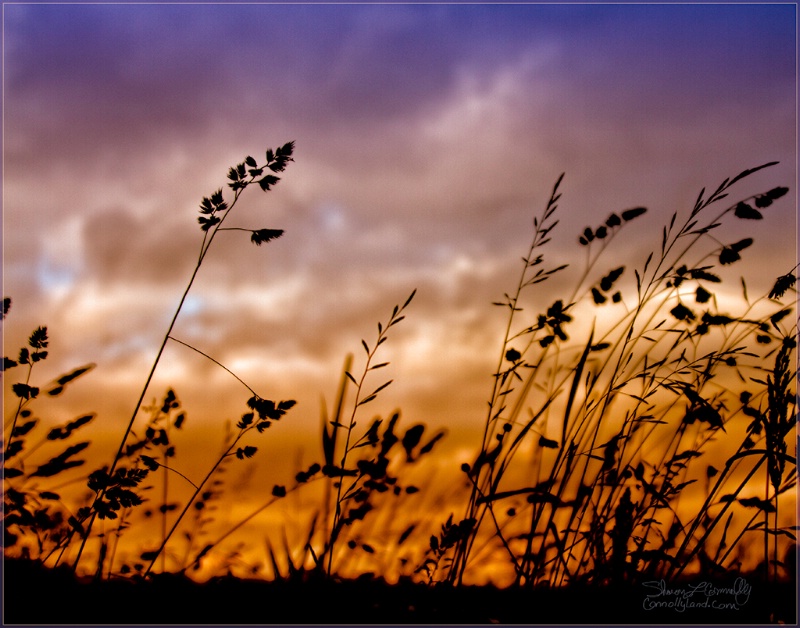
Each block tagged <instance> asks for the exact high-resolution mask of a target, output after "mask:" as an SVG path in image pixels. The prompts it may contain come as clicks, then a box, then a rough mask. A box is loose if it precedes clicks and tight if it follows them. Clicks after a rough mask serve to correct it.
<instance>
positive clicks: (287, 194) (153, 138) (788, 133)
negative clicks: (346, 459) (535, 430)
mask: <svg viewBox="0 0 800 628" xmlns="http://www.w3.org/2000/svg"><path fill="white" fill-rule="evenodd" d="M787 12H788V13H787ZM790 12H791V7H781V6H777V5H773V6H771V7H766V6H747V7H744V6H742V7H740V6H738V5H737V6H732V5H725V6H722V5H720V6H717V5H713V6H711V5H704V6H694V5H691V6H687V5H681V6H674V7H673V6H663V5H658V6H656V5H653V6H650V5H630V6H628V5H625V6H606V5H597V6H595V5H563V6H562V5H504V6H496V5H492V6H489V5H485V6H478V5H460V6H449V5H431V6H418V5H397V6H388V5H368V6H355V5H322V6H319V5H314V6H312V5H14V6H8V7H6V13H5V17H6V22H5V26H4V28H5V45H6V55H5V77H6V86H7V88H6V93H5V102H4V106H5V116H6V133H5V137H4V142H5V151H6V152H5V163H4V167H5V179H4V202H5V207H4V232H5V260H4V279H5V283H6V290H7V291H8V293H9V294H10V295H11V296H12V297H13V298H14V299H15V306H14V310H13V311H12V313H11V317H10V318H9V320H8V322H7V325H6V328H5V330H4V331H5V332H6V333H7V338H8V339H9V344H10V345H13V343H14V342H15V341H20V342H21V341H23V340H24V337H25V335H26V334H27V333H29V331H30V329H29V327H30V325H31V322H32V321H36V324H40V323H41V324H48V325H50V326H51V327H52V331H53V335H54V338H59V340H58V341H57V344H54V351H53V352H52V354H53V356H52V358H51V359H52V360H53V366H52V374H54V375H57V374H60V373H58V372H57V371H58V366H59V365H63V366H65V368H66V365H67V364H68V365H69V367H72V366H74V363H73V361H79V362H81V361H96V362H97V363H98V368H97V369H96V370H95V371H94V372H93V373H92V374H91V378H92V379H93V381H94V382H95V383H96V384H95V385H96V386H97V387H98V389H100V390H103V391H105V397H107V398H104V399H102V400H101V401H99V402H98V403H100V404H105V409H106V410H107V413H108V415H109V416H117V415H118V414H119V412H120V411H121V410H120V407H123V406H126V405H127V404H126V403H123V402H120V401H119V399H120V398H124V399H131V401H130V403H133V400H135V397H136V388H137V387H138V386H140V385H141V381H140V380H143V375H144V374H145V373H146V371H147V369H148V368H149V366H150V363H151V360H152V358H153V357H154V355H155V351H156V350H157V347H158V344H159V341H160V336H159V334H161V333H163V332H162V330H164V329H166V326H167V324H168V323H169V320H170V317H171V315H172V313H173V311H174V308H175V306H176V305H177V302H178V299H179V297H180V294H181V290H182V289H183V288H184V286H185V282H186V281H188V278H189V275H190V273H191V270H192V268H193V265H194V261H195V260H196V256H197V253H198V250H199V244H200V241H201V240H202V233H201V232H200V230H199V227H198V225H197V223H196V218H197V207H198V204H199V201H200V199H201V198H202V197H203V196H204V195H208V194H210V193H211V192H213V191H214V190H216V189H218V188H219V187H221V186H224V184H225V174H226V172H227V168H228V167H229V166H230V165H232V164H234V163H237V162H238V161H241V160H242V159H243V158H244V156H245V155H247V154H252V155H253V156H255V157H256V158H258V159H261V158H262V157H263V151H264V150H265V149H266V147H267V146H275V145H277V144H280V143H283V142H285V141H289V140H297V149H296V163H293V164H291V165H290V167H289V168H288V169H287V171H286V173H284V174H283V175H282V176H283V181H281V182H280V184H279V185H278V186H277V187H276V188H275V190H274V191H272V192H270V193H269V194H267V195H264V194H262V193H261V192H260V191H257V190H252V191H251V190H248V191H247V194H245V195H244V196H243V197H242V199H241V201H240V204H239V205H237V207H236V209H235V215H232V216H231V225H234V226H238V227H242V228H277V229H285V231H286V233H285V235H284V236H283V237H282V238H280V239H279V240H276V241H274V242H270V243H268V244H267V245H265V246H262V247H256V246H253V245H252V244H251V243H250V242H249V241H248V236H247V234H245V233H241V232H225V233H220V234H219V237H218V239H217V240H216V241H215V242H214V246H213V249H212V251H211V253H210V254H209V257H208V258H207V259H206V261H205V262H204V265H203V267H202V269H201V272H200V273H199V275H198V278H197V280H196V284H195V285H194V287H193V288H192V292H191V299H190V301H189V302H188V303H187V309H186V310H185V311H184V312H183V313H182V315H181V317H180V319H179V321H178V326H177V328H176V330H175V334H176V337H178V338H180V339H181V340H184V341H186V342H189V343H190V344H192V345H193V346H195V347H196V348H197V349H200V350H201V351H204V352H206V353H208V354H209V355H211V356H213V357H214V358H215V359H217V360H219V361H220V362H222V363H223V364H225V365H226V366H228V367H229V368H231V370H234V371H235V372H236V373H237V375H239V376H241V377H242V378H243V379H245V380H246V381H248V382H251V381H252V382H253V384H251V385H253V386H254V387H262V386H263V387H266V388H267V389H268V390H275V391H276V394H277V393H280V394H281V395H284V396H287V397H288V396H291V395H294V394H296V395H297V396H298V397H299V398H302V403H301V405H300V406H298V411H299V412H301V413H302V415H303V416H304V417H305V418H304V422H305V424H306V425H316V421H318V419H319V417H318V406H319V396H320V395H321V394H325V395H326V396H327V397H328V399H330V397H332V395H333V392H334V390H335V386H336V383H337V382H338V377H339V369H340V367H341V364H342V361H343V359H344V356H345V354H346V353H348V352H355V353H356V354H357V355H358V354H359V352H360V351H361V349H360V340H361V338H365V339H367V340H368V341H370V342H371V341H372V336H371V334H374V333H375V329H376V324H377V322H378V321H385V319H386V316H387V315H388V313H389V312H390V311H391V307H392V306H393V305H394V304H395V303H400V302H402V301H403V300H404V299H405V298H406V296H407V295H408V294H409V293H410V292H411V290H413V289H414V288H417V289H418V294H417V297H416V298H415V301H414V303H413V305H412V307H411V308H410V309H409V312H408V319H407V320H406V321H404V322H403V324H402V326H399V327H398V328H397V334H396V336H394V335H393V337H392V338H391V339H390V341H389V342H387V343H386V347H385V349H386V352H387V353H386V357H387V359H389V360H390V361H391V362H392V369H393V371H392V376H393V377H395V378H396V382H395V384H393V385H392V387H391V388H390V389H387V395H386V396H385V401H384V400H383V399H381V400H380V401H379V404H378V405H376V406H375V408H376V409H375V411H376V412H378V411H389V410H391V409H392V408H393V407H394V406H396V405H401V406H403V407H404V409H406V412H407V413H408V414H409V415H412V416H413V417H414V418H415V420H431V421H442V423H443V424H444V423H447V422H448V421H451V420H452V421H454V424H455V425H456V426H457V428H458V430H459V433H460V432H462V431H465V430H467V427H469V428H470V429H477V426H479V424H480V422H481V421H482V419H483V416H482V412H483V408H484V406H485V400H486V399H485V398H486V396H487V395H488V392H489V389H488V386H489V384H490V382H491V377H490V375H491V371H492V369H494V368H495V367H496V361H497V359H498V357H497V354H498V352H499V350H500V342H501V340H502V338H501V337H500V334H501V333H502V330H503V323H502V316H501V314H502V313H501V312H500V311H499V308H494V307H493V306H492V305H491V302H492V301H497V300H499V299H500V298H501V297H502V294H503V292H506V291H510V290H513V289H514V286H515V282H516V279H517V276H518V272H519V264H520V261H519V260H520V257H521V256H522V255H524V254H525V252H526V251H527V247H528V245H529V241H530V238H531V236H532V229H533V224H532V218H533V216H534V215H539V214H540V213H541V211H542V210H543V208H544V206H545V204H546V202H547V199H548V195H549V192H550V190H551V188H552V185H553V183H554V181H555V180H556V178H557V177H558V176H559V175H560V174H561V173H562V172H566V175H565V178H564V181H563V184H562V188H561V189H562V192H563V197H562V199H561V201H560V203H559V205H560V208H559V214H558V215H559V217H560V220H561V223H560V224H559V227H558V228H557V229H556V230H554V232H553V236H554V239H553V242H552V243H551V244H550V245H548V249H547V250H546V254H547V256H548V257H547V260H548V264H550V265H551V266H555V265H558V264H561V263H565V262H569V263H570V269H568V270H567V271H565V273H564V275H563V276H559V278H558V279H556V280H553V281H552V282H551V283H550V284H549V285H548V286H547V290H545V291H543V292H542V293H540V294H539V295H538V296H537V297H536V299H532V300H531V301H530V302H529V303H526V306H527V307H528V308H530V311H531V312H536V311H538V310H539V309H541V308H542V307H546V306H547V305H548V304H549V303H548V301H551V300H552V298H554V297H553V295H555V294H560V293H561V292H563V291H569V290H571V287H572V284H571V283H570V282H572V281H574V280H575V278H576V277H578V276H579V273H580V271H581V269H582V265H583V264H584V257H583V256H584V253H585V252H584V251H583V250H582V249H580V248H579V247H578V244H577V237H578V234H579V233H580V232H581V231H582V230H583V229H584V228H585V227H586V226H597V225H599V224H600V223H601V222H602V221H603V220H605V218H606V217H607V216H608V215H609V214H610V213H611V212H612V211H615V212H619V211H620V210H623V209H626V208H628V207H633V206H638V205H645V206H647V207H648V208H649V209H650V214H649V216H648V217H647V218H648V220H642V221H638V222H637V223H634V224H631V225H629V226H627V227H626V231H625V234H624V236H623V237H620V238H619V239H618V240H617V241H615V244H614V248H613V249H611V250H610V251H609V253H610V254H611V255H613V256H614V263H615V264H616V263H617V262H616V260H617V258H619V259H621V260H624V263H626V264H628V265H629V268H632V266H631V264H633V261H634V260H636V261H638V263H639V264H641V263H642V262H643V260H644V258H645V257H646V255H647V253H648V252H649V251H650V250H653V248H654V247H657V246H658V245H659V243H660V238H661V231H660V229H661V225H662V224H664V223H665V222H666V221H668V220H669V217H670V215H671V213H672V211H675V210H680V211H682V212H686V211H688V210H689V209H690V208H691V206H692V204H693V202H694V199H695V198H696V196H697V193H698V192H699V190H700V188H702V187H703V186H706V188H707V189H710V188H712V187H714V186H716V185H717V184H718V183H719V182H720V181H721V180H722V179H723V178H724V177H729V176H732V175H734V174H736V173H737V172H738V171H741V170H742V169H744V168H747V167H750V166H754V165H757V164H758V163H764V162H767V161H771V160H773V159H779V160H781V161H782V164H781V166H779V167H776V168H774V169H772V170H771V171H766V172H764V173H761V174H759V176H758V178H757V180H756V181H754V182H753V183H752V184H750V183H749V182H745V183H744V185H743V186H742V187H741V193H742V194H747V193H758V192H763V191H765V189H768V188H770V187H774V186H776V185H787V184H789V185H791V183H792V182H793V181H794V178H795V174H794V173H795V163H796V155H795V143H794V138H795V135H796V127H795V101H794V98H795V82H796V76H795V71H794V55H795V53H794V50H795V48H794V45H795V42H794V19H793V17H792V19H791V20H789V21H786V20H785V18H786V16H787V15H789V13H790ZM226 193H228V192H227V190H226ZM229 197H230V195H229ZM795 206H796V195H795V192H794V191H792V192H790V194H789V195H787V196H786V197H785V198H784V199H783V200H782V202H781V204H779V205H776V206H775V207H774V208H771V209H770V212H771V213H770V215H769V216H768V220H765V221H764V222H763V224H759V225H744V224H738V225H735V226H733V227H731V228H729V229H728V230H727V231H726V232H725V233H724V235H725V238H731V239H735V238H737V237H745V236H746V235H753V237H755V239H756V244H755V245H754V247H753V250H752V253H753V257H752V260H753V261H752V267H748V271H750V270H752V272H753V274H755V275H756V279H755V280H754V281H755V283H759V282H761V283H763V285H767V284H769V283H770V282H771V281H772V280H773V279H774V278H773V277H772V275H773V274H775V272H774V269H775V268H779V269H780V272H787V271H788V270H789V268H788V267H791V265H792V263H793V262H794V257H795V256H794V239H795V234H794V231H793V230H792V229H787V228H786V225H787V224H794V220H795V215H794V214H795V209H794V208H795ZM773 209H774V211H773ZM682 215H685V214H682ZM731 241H733V240H731ZM629 260H631V261H629ZM790 262H791V263H790ZM602 263H607V264H609V265H610V264H612V261H611V260H609V261H607V262H601V264H602ZM619 263H623V262H622V261H620V262H619ZM762 264H763V266H765V267H766V268H767V270H769V273H766V271H762V270H761V267H762ZM786 266H788V267H786ZM784 267H786V268H784ZM603 270H605V267H603ZM733 271H735V272H739V269H733ZM733 271H732V272H733ZM598 272H599V271H598ZM629 272H630V271H629ZM766 274H769V277H767V276H766ZM753 290H756V286H753ZM56 360H58V362H56ZM48 368H50V367H49V366H48ZM162 369H163V370H160V371H159V376H158V379H157V382H156V384H154V387H153V391H152V393H153V394H154V395H155V394H157V391H160V389H161V388H163V387H164V386H166V385H175V386H176V387H177V388H178V389H179V393H180V394H182V396H183V398H184V399H185V400H186V403H187V404H190V405H191V407H192V411H193V412H194V413H195V414H196V415H199V416H202V417H205V419H207V420H208V421H212V418H213V416H215V414H216V413H218V410H217V404H220V405H224V406H225V408H226V411H227V409H230V412H231V413H233V414H234V415H235V413H236V412H238V411H239V405H240V404H239V405H236V404H238V400H240V399H241V396H242V395H245V396H246V394H247V393H246V391H245V390H243V388H242V387H241V385H240V384H239V383H238V382H236V381H235V380H234V379H233V378H232V377H230V376H229V374H227V373H225V372H224V371H221V370H220V369H219V368H218V367H216V366H215V365H214V364H213V363H212V362H210V361H209V360H208V359H207V358H204V357H203V356H201V355H199V354H197V353H196V352H192V351H191V350H189V349H187V348H185V347H182V346H180V345H177V344H175V345H173V344H170V345H169V347H168V353H167V354H166V356H165V361H164V365H163V367H162ZM137 373H139V375H136V374H137ZM48 374H50V373H49V372H48ZM87 377H88V376H87ZM87 381H88V380H87ZM259 389H260V388H259ZM75 394H76V395H78V393H77V392H76V393H75ZM92 399H93V397H92V396H91V395H89V394H88V393H87V394H86V395H84V396H83V397H80V398H79V397H76V401H75V402H74V403H75V407H76V408H77V406H78V405H79V403H78V402H79V401H80V402H87V403H89V402H91V401H92ZM228 399H231V400H232V401H231V402H230V403H228V401H227V400H228ZM234 401H236V403H234ZM380 404H383V405H380ZM234 406H235V407H234ZM301 408H302V410H300V409H301ZM83 409H84V410H85V407H84V408H83ZM127 411H128V412H129V410H127ZM122 412H123V414H124V413H125V409H123V410H122ZM205 419H203V420H205ZM462 419H463V421H462Z"/></svg>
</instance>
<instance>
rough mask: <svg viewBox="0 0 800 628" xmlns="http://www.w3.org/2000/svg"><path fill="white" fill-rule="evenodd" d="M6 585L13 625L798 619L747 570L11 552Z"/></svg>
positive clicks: (7, 616)
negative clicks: (413, 573)
mask: <svg viewBox="0 0 800 628" xmlns="http://www.w3.org/2000/svg"><path fill="white" fill-rule="evenodd" d="M3 593H4V595H3V609H2V612H3V624H4V625H19V624H45V625H54V624H77V625H83V626H85V625H89V624H102V625H109V624H138V625H148V624H155V625H164V624H189V625H200V624H215V625H226V624H227V625H230V624H262V625H263V624H279V625H288V624H323V625H331V624H345V625H353V624H370V625H377V624H493V623H501V624H528V625H533V624H545V625H562V624H591V625H600V624H635V625H640V626H642V625H648V624H649V625H653V624H722V625H732V624H734V625H735V624H775V623H785V624H788V625H792V624H796V623H797V615H796V602H797V593H796V586H795V583H769V584H767V583H764V582H763V581H759V580H757V579H755V578H747V577H742V578H740V579H739V580H738V581H737V578H736V577H730V578H722V579H719V578H718V579H714V580H713V581H712V580H711V579H709V580H708V581H704V580H695V581H692V582H681V583H675V584H668V583H664V584H663V586H662V585H661V584H656V583H653V584H651V585H649V586H644V585H637V586H631V587H625V588H597V587H594V588H576V587H570V588H567V589H539V590H533V591H530V590H529V591H519V590H510V589H496V588H492V587H463V588H460V589H451V588H445V587H433V588H432V587H426V586H423V585H415V584H411V583H406V584H398V585H392V586H390V585H387V584H385V583H383V582H381V581H377V580H361V581H347V582H330V581H307V582H278V583H276V582H264V581H260V580H238V579H234V578H219V579H216V580H212V581H210V582H208V583H205V584H196V583H194V582H192V581H191V580H188V579H186V578H183V577H179V576H158V577H156V578H154V579H153V580H152V581H147V582H131V581H111V582H95V583H87V582H80V581H78V580H76V579H75V578H73V577H72V576H71V574H69V573H68V572H64V571H60V570H59V571H53V570H43V569H40V568H38V567H37V566H36V565H34V564H32V563H29V562H20V561H12V560H6V561H5V562H4V573H3Z"/></svg>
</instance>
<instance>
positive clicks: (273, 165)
mask: <svg viewBox="0 0 800 628" xmlns="http://www.w3.org/2000/svg"><path fill="white" fill-rule="evenodd" d="M293 151H294V142H289V143H287V144H284V145H283V146H281V147H280V148H278V149H277V150H275V151H273V150H272V149H269V150H267V154H266V161H265V162H264V164H263V165H262V166H260V167H259V166H258V165H257V162H256V160H255V159H254V158H253V157H250V156H248V157H247V158H246V159H245V161H244V162H242V163H241V164H238V165H237V166H236V167H232V168H231V169H230V170H229V173H228V179H229V180H230V183H229V184H228V187H230V188H231V190H232V191H233V200H232V201H231V202H230V204H228V203H227V202H226V201H225V200H224V199H223V196H222V190H221V189H220V190H218V191H217V192H215V193H214V194H212V195H211V196H210V197H206V198H204V199H203V202H202V203H201V205H200V212H201V216H200V217H199V219H198V221H199V223H200V227H201V229H202V231H203V240H202V242H201V244H200V250H199V253H198V256H197V261H196V263H195V266H194V269H193V270H192V273H191V275H190V277H189V281H188V283H187V284H186V287H185V288H184V290H183V293H182V294H181V297H180V298H179V300H178V305H177V307H176V308H175V312H174V314H173V315H172V318H171V320H170V322H169V324H168V326H167V330H166V332H165V333H164V335H163V337H162V339H161V343H160V345H159V347H158V350H157V351H156V356H155V359H154V360H153V364H152V366H151V367H150V370H149V372H148V374H147V377H146V378H145V382H144V385H143V386H142V389H141V392H140V393H139V397H138V399H137V401H136V404H135V405H134V408H133V412H132V413H131V417H130V419H129V420H128V423H127V425H126V427H125V430H124V431H123V434H122V438H121V439H120V444H119V447H118V448H117V452H116V454H115V455H114V458H113V459H112V462H111V465H110V468H109V470H108V475H109V476H113V474H114V472H115V471H116V469H117V465H118V464H119V462H120V460H121V459H122V456H123V452H124V449H125V444H126V443H127V441H128V437H129V436H130V433H131V430H132V429H133V425H134V423H135V421H136V417H137V416H138V414H139V409H140V407H141V405H142V403H143V402H144V399H145V396H146V394H147V390H148V388H149V387H150V383H151V381H152V379H153V376H154V375H155V372H156V369H157V368H158V364H159V362H160V361H161V357H162V355H163V353H164V349H165V348H166V346H167V342H168V341H169V340H170V336H171V334H172V330H173V328H174V327H175V324H176V322H177V321H178V317H179V315H180V313H181V310H182V309H183V306H184V304H185V302H186V298H187V297H188V295H189V291H190V290H191V289H192V286H193V285H194V282H195V279H196V278H197V275H198V273H199V272H200V267H201V266H202V264H203V261H204V260H205V258H206V255H208V252H209V250H210V248H211V245H212V243H213V242H214V239H215V238H216V236H217V234H218V233H219V232H220V231H224V230H226V228H225V227H223V224H224V223H225V220H226V219H227V218H228V216H229V215H230V214H231V211H232V210H233V208H234V207H235V206H236V203H237V202H238V201H239V198H240V196H241V195H242V193H243V192H244V191H245V190H246V189H247V188H248V187H249V186H250V185H252V184H253V183H258V185H259V187H260V188H261V189H262V190H263V191H265V192H267V191H269V190H270V189H271V188H272V186H273V185H275V184H276V183H277V182H278V181H279V178H278V177H276V176H274V174H273V173H276V172H282V171H283V170H285V168H286V166H287V164H288V163H289V162H290V161H293V159H292V153H293ZM234 229H235V230H240V229H239V228H234ZM245 231H249V232H250V233H251V240H252V241H253V242H254V243H255V244H257V245H260V244H261V243H263V242H268V241H270V240H272V239H274V238H276V237H279V236H280V235H281V234H282V233H283V232H282V231H280V230H274V229H256V230H250V229H248V230H245ZM105 494H106V488H105V487H103V488H101V489H100V490H99V491H98V493H97V494H96V496H95V498H94V503H93V504H92V513H91V515H90V518H89V521H88V523H87V524H86V526H85V532H84V533H83V535H82V539H81V544H80V547H79V549H78V553H77V556H76V558H75V561H74V564H73V569H75V570H77V568H78V564H79V562H80V559H81V555H82V553H83V550H84V547H85V545H86V542H87V541H88V539H89V536H90V534H91V530H92V526H93V524H94V521H95V518H96V517H97V515H98V512H97V510H96V508H95V506H96V505H97V503H98V502H100V501H102V500H103V498H104V497H105Z"/></svg>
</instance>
